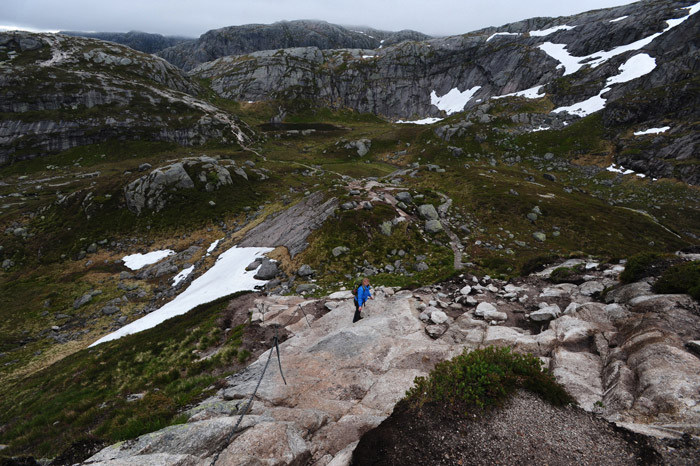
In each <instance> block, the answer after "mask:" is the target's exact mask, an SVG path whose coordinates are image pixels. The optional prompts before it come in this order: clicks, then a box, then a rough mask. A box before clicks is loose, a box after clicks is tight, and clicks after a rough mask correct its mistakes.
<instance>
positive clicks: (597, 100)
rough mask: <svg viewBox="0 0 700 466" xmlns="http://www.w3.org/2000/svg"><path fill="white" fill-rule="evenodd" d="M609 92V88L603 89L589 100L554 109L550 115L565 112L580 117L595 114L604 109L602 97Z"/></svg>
mask: <svg viewBox="0 0 700 466" xmlns="http://www.w3.org/2000/svg"><path fill="white" fill-rule="evenodd" d="M609 90H610V88H609V87H606V88H605V89H603V90H602V91H600V92H599V93H598V95H594V96H593V97H591V98H589V99H586V100H584V101H582V102H577V103H575V104H573V105H569V106H567V107H559V108H555V109H554V110H552V113H559V112H566V113H570V114H572V115H578V116H580V117H585V116H588V115H590V114H591V113H595V112H597V111H598V110H602V109H604V108H605V99H604V98H603V97H602V96H603V94H605V93H606V92H608V91H609Z"/></svg>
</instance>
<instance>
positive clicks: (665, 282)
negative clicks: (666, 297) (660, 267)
mask: <svg viewBox="0 0 700 466" xmlns="http://www.w3.org/2000/svg"><path fill="white" fill-rule="evenodd" d="M653 290H654V292H656V293H661V294H672V293H687V294H689V295H690V296H692V297H693V298H695V299H697V300H700V261H693V262H685V263H682V264H677V265H674V266H673V267H670V268H668V269H667V270H666V271H665V272H664V273H663V274H662V275H661V277H660V278H659V279H658V280H657V281H656V283H654V286H653Z"/></svg>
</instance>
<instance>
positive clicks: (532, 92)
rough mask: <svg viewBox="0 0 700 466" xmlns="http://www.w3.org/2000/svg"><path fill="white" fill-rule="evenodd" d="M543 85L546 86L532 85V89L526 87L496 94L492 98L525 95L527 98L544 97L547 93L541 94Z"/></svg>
mask: <svg viewBox="0 0 700 466" xmlns="http://www.w3.org/2000/svg"><path fill="white" fill-rule="evenodd" d="M543 87H544V86H535V87H531V88H530V89H524V90H522V91H518V92H511V93H510V94H504V95H495V96H493V97H491V98H492V99H505V98H506V97H524V98H526V99H539V98H540V97H544V96H545V95H546V94H545V93H542V94H540V92H541V91H542V88H543Z"/></svg>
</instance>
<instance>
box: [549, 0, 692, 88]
mask: <svg viewBox="0 0 700 466" xmlns="http://www.w3.org/2000/svg"><path fill="white" fill-rule="evenodd" d="M682 9H686V10H689V11H688V14H687V15H686V16H684V17H682V18H674V19H668V20H666V24H667V25H668V26H667V27H666V28H665V29H664V30H663V31H661V32H657V33H654V34H652V35H650V36H647V37H644V38H642V39H639V40H637V41H635V42H632V43H630V44H625V45H620V46H618V47H615V48H613V49H612V50H608V51H605V50H601V51H598V52H595V53H592V54H590V55H587V56H584V57H575V56H573V55H571V54H570V53H569V52H568V51H567V50H566V48H567V44H554V43H552V42H545V43H543V44H540V45H539V48H540V49H541V50H542V51H544V52H545V53H546V54H547V55H549V56H550V57H552V58H554V59H555V60H557V61H559V66H557V69H559V68H562V67H563V68H564V76H566V75H569V74H573V73H575V72H577V71H578V70H580V69H581V68H582V67H583V66H584V65H589V66H590V67H591V68H596V67H598V66H600V65H602V64H603V63H605V62H607V61H608V60H610V59H611V58H613V57H616V56H618V55H621V54H623V53H625V52H629V51H632V50H639V49H641V48H642V47H644V46H646V45H649V44H650V43H651V42H653V41H654V40H655V39H656V38H658V37H659V36H661V35H662V34H664V33H666V32H668V31H669V30H671V29H673V28H674V27H676V26H678V25H679V24H681V23H683V22H684V21H685V20H687V19H688V18H690V17H691V16H692V15H694V14H695V13H697V12H698V11H700V2H698V3H696V4H695V5H691V6H687V7H683V8H682Z"/></svg>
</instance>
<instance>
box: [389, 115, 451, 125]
mask: <svg viewBox="0 0 700 466" xmlns="http://www.w3.org/2000/svg"><path fill="white" fill-rule="evenodd" d="M442 120H443V118H435V117H428V118H423V119H422V120H399V121H397V122H396V123H403V124H406V123H410V124H414V125H432V124H433V123H437V122H438V121H442Z"/></svg>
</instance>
